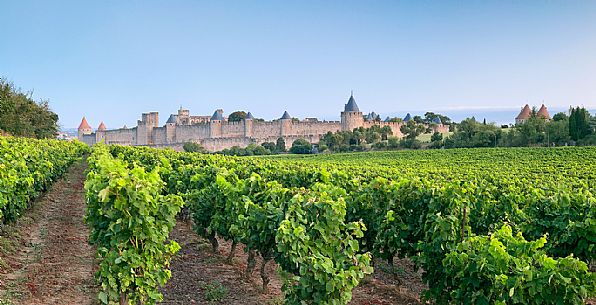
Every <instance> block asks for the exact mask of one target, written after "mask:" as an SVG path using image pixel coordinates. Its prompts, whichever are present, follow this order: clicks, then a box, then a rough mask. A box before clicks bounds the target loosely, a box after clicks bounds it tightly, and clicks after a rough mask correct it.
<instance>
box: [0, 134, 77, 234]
mask: <svg viewBox="0 0 596 305" xmlns="http://www.w3.org/2000/svg"><path fill="white" fill-rule="evenodd" d="M88 150H89V148H88V147H87V146H86V145H84V144H83V143H80V142H64V141H58V140H35V139H25V138H12V137H1V136H0V223H6V222H10V221H14V220H16V219H17V218H18V217H19V216H20V215H21V213H22V212H23V211H24V210H25V209H27V207H28V206H29V204H30V202H31V200H32V199H34V198H35V197H37V196H38V195H39V194H40V193H41V192H42V191H44V190H46V189H47V187H48V186H49V185H50V184H51V183H52V182H54V181H55V180H56V179H57V178H59V177H60V176H62V175H63V174H64V172H65V171H66V170H67V169H68V167H69V166H70V165H71V164H72V163H73V162H74V161H75V160H77V159H80V158H81V157H82V156H83V153H85V152H88Z"/></svg>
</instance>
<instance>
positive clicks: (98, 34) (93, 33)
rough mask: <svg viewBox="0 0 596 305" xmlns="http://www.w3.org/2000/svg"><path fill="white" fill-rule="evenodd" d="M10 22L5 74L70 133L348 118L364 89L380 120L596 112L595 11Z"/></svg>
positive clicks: (536, 4)
mask: <svg viewBox="0 0 596 305" xmlns="http://www.w3.org/2000/svg"><path fill="white" fill-rule="evenodd" d="M0 22H1V23H0V24H1V25H2V40H1V41H2V42H1V43H0V76H2V77H5V78H7V79H9V80H10V81H12V82H14V83H15V84H16V85H17V86H19V87H21V88H22V89H23V90H34V97H35V98H47V99H49V100H50V104H51V107H52V108H53V110H54V111H55V112H57V113H58V115H59V116H60V123H61V124H62V125H63V126H64V127H76V126H78V124H79V122H80V120H81V117H82V116H83V115H84V116H86V117H87V119H88V120H89V123H90V124H91V125H92V126H93V127H97V125H99V122H100V121H102V120H103V121H105V123H106V125H107V126H108V128H116V127H121V126H122V125H124V124H127V125H128V126H134V125H135V123H136V120H137V119H139V118H140V113H141V112H149V111H159V112H160V121H161V123H164V122H165V120H166V119H167V116H168V114H169V113H172V112H175V111H176V110H177V109H178V108H179V107H180V105H182V106H184V107H185V108H188V109H190V110H191V113H193V114H203V115H205V114H212V113H213V111H214V110H215V109H216V108H223V109H224V111H225V112H226V113H228V114H229V113H230V112H231V111H234V110H249V111H251V112H252V113H253V114H254V115H255V116H257V117H262V118H266V119H273V118H277V117H279V116H281V114H282V113H283V112H284V110H288V112H289V113H290V114H291V115H293V116H295V117H320V118H328V119H334V118H339V112H340V111H341V110H342V109H343V105H344V103H346V101H347V99H348V97H349V94H350V90H354V95H355V97H356V100H357V102H358V104H359V106H360V109H361V110H362V111H364V112H369V111H376V112H377V113H381V114H389V113H395V114H402V115H405V113H406V112H412V113H415V112H424V111H435V112H441V111H443V112H453V111H455V110H457V111H460V112H461V111H464V112H466V113H471V114H474V113H475V112H478V113H487V112H490V111H492V110H495V111H496V110H499V111H502V110H511V111H513V112H515V110H517V109H519V108H520V107H521V106H523V104H525V103H530V104H537V105H539V104H540V103H542V101H544V103H545V104H547V106H549V107H550V108H553V109H555V108H560V109H565V108H567V107H568V106H569V105H584V106H586V107H590V108H594V107H596V73H595V72H596V1H587V0H586V1H573V0H571V1H506V0H504V1H424V0H420V1H403V2H402V1H205V2H202V1H53V2H50V1H2V2H0ZM480 116H482V115H480ZM477 117H479V116H477ZM487 119H488V120H490V119H491V118H490V117H489V118H487ZM495 120H496V119H495Z"/></svg>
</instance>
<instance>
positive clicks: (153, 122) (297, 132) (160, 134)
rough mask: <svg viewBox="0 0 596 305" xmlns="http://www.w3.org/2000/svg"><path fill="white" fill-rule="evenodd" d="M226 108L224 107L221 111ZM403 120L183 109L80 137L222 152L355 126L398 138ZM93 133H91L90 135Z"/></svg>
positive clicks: (441, 128)
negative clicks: (171, 116)
mask: <svg viewBox="0 0 596 305" xmlns="http://www.w3.org/2000/svg"><path fill="white" fill-rule="evenodd" d="M218 111H222V110H218ZM222 112H223V111H222ZM402 124H403V123H401V122H379V121H365V120H364V118H363V116H362V112H360V111H344V112H341V121H318V120H317V119H314V118H310V119H305V120H303V121H297V120H294V119H279V120H275V121H269V122H264V121H259V120H253V119H246V120H242V121H239V122H228V121H227V120H226V119H225V118H224V119H223V120H215V119H213V120H212V119H211V117H208V116H190V112H189V111H188V110H184V109H180V110H179V111H178V115H177V117H176V121H175V122H170V123H166V124H165V125H164V126H158V125H159V115H158V113H157V112H149V113H143V114H142V117H141V120H139V121H138V122H137V127H134V128H130V129H129V128H121V129H115V130H107V131H98V132H96V133H91V131H90V130H89V131H88V132H87V131H86V130H82V129H81V130H79V139H80V140H81V141H83V142H85V143H87V144H89V145H93V144H95V143H97V142H101V141H102V140H103V141H105V143H107V144H120V145H142V146H152V147H172V148H174V149H176V150H182V146H183V144H184V143H186V142H195V143H200V144H201V145H203V147H205V148H206V149H207V150H209V151H219V150H222V149H226V148H231V147H233V146H239V147H246V146H247V145H249V144H251V143H255V144H262V143H264V142H273V143H275V142H277V139H278V138H279V137H282V138H283V139H284V141H285V143H286V148H290V147H291V146H292V143H293V142H294V141H296V140H298V139H306V140H308V141H309V142H311V143H318V142H319V141H320V139H321V138H322V137H323V136H324V135H325V134H326V133H328V132H338V131H351V130H353V129H354V128H359V127H365V128H370V127H372V126H379V127H381V128H382V127H385V126H389V127H390V128H391V131H392V132H393V136H395V137H403V134H402V133H401V131H400V128H401V126H402ZM431 127H432V128H433V129H434V130H435V131H438V132H441V133H447V132H448V131H449V127H448V126H445V125H431ZM87 133H89V134H87Z"/></svg>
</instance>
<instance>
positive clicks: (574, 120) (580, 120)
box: [569, 107, 592, 141]
mask: <svg viewBox="0 0 596 305" xmlns="http://www.w3.org/2000/svg"><path fill="white" fill-rule="evenodd" d="M589 121H590V113H589V112H588V111H587V110H586V109H585V108H583V107H582V108H580V107H576V108H571V112H570V114H569V136H570V137H571V139H572V140H574V141H578V140H581V139H583V138H585V137H586V136H588V135H589V134H591V133H592V130H591V129H590V124H589Z"/></svg>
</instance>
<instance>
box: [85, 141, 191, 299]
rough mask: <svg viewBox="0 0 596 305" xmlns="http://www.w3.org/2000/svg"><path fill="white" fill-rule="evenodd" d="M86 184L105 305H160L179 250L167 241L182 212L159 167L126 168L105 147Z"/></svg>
mask: <svg viewBox="0 0 596 305" xmlns="http://www.w3.org/2000/svg"><path fill="white" fill-rule="evenodd" d="M89 164H90V169H91V170H90V172H89V173H88V176H87V181H86V182H85V190H86V194H87V215H86V217H85V221H86V222H87V224H89V226H90V227H91V236H90V242H91V243H93V244H95V245H96V246H97V252H98V257H99V260H100V263H99V271H98V272H97V274H96V276H97V279H98V281H99V282H100V283H101V291H100V293H99V296H98V297H99V299H100V301H101V302H102V303H104V304H116V303H118V302H120V303H122V301H123V300H125V301H126V303H128V304H155V303H157V302H158V301H160V300H161V299H162V295H161V293H160V292H159V290H158V287H159V286H163V285H164V284H165V283H166V281H167V280H168V279H169V278H170V276H171V272H170V271H169V270H168V269H167V267H168V266H169V261H170V258H171V257H172V256H173V255H174V254H175V253H176V252H177V251H178V250H179V249H180V246H178V244H177V243H176V242H174V241H170V242H166V240H167V238H168V235H169V233H170V231H171V230H172V228H173V227H174V224H175V216H176V214H177V213H178V212H179V211H180V209H181V207H182V204H183V202H182V199H181V198H180V197H179V196H176V195H167V196H163V195H161V192H162V189H163V186H164V183H163V182H162V180H161V179H160V177H159V174H158V172H159V167H156V168H155V169H154V170H153V171H151V172H146V171H145V169H144V168H143V167H139V166H136V165H134V166H132V168H131V169H129V168H128V167H127V164H126V163H125V162H124V161H121V160H117V159H114V158H113V157H112V156H111V155H110V154H109V153H108V151H107V149H106V148H105V147H103V146H101V145H100V146H96V147H95V149H94V152H93V155H92V156H91V157H90V158H89Z"/></svg>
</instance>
